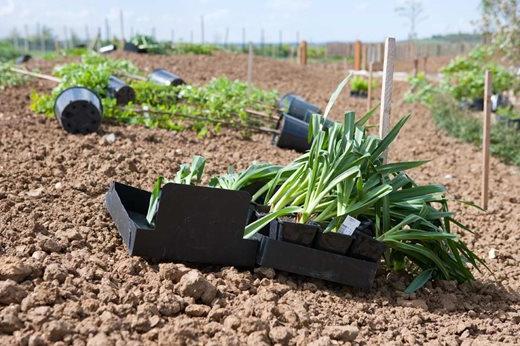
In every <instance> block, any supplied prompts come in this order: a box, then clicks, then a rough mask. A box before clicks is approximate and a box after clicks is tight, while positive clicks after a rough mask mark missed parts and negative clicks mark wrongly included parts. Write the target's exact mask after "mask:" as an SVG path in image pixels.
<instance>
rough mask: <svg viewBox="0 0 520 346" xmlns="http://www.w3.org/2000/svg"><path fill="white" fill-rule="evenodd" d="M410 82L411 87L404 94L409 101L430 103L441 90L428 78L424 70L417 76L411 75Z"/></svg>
mask: <svg viewBox="0 0 520 346" xmlns="http://www.w3.org/2000/svg"><path fill="white" fill-rule="evenodd" d="M408 83H409V84H410V89H409V90H408V91H407V93H406V94H405V96H404V101H405V102H407V103H414V102H419V103H423V104H427V105H429V104H431V103H432V101H433V97H434V95H435V94H436V93H438V92H439V89H438V88H437V87H435V86H434V85H433V84H432V83H430V82H429V81H428V80H427V79H426V75H425V74H424V73H423V72H420V73H418V74H417V76H410V77H409V78H408Z"/></svg>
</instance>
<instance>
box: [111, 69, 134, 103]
mask: <svg viewBox="0 0 520 346" xmlns="http://www.w3.org/2000/svg"><path fill="white" fill-rule="evenodd" d="M107 94H108V97H112V98H115V99H116V101H117V104H118V105H120V106H124V105H126V104H128V103H130V102H132V101H134V100H135V91H134V89H132V87H130V86H129V85H128V84H126V83H125V82H123V81H122V80H121V79H119V78H117V77H114V76H110V77H109V78H108V88H107Z"/></svg>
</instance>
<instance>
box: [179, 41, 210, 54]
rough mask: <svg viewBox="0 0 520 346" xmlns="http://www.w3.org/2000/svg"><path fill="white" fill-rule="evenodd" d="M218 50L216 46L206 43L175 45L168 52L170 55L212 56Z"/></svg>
mask: <svg viewBox="0 0 520 346" xmlns="http://www.w3.org/2000/svg"><path fill="white" fill-rule="evenodd" d="M219 50H220V48H219V47H218V46H216V45H214V44H208V43H205V44H198V43H176V44H175V45H173V47H172V48H171V50H170V52H171V54H194V55H212V54H213V53H215V52H218V51H219Z"/></svg>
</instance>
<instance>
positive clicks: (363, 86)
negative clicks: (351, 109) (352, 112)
mask: <svg viewBox="0 0 520 346" xmlns="http://www.w3.org/2000/svg"><path fill="white" fill-rule="evenodd" d="M376 86H377V85H376V81H375V80H372V90H374V89H375V88H376ZM350 96H355V97H367V96H368V80H367V79H365V78H363V77H361V76H355V77H354V78H352V80H351V81H350Z"/></svg>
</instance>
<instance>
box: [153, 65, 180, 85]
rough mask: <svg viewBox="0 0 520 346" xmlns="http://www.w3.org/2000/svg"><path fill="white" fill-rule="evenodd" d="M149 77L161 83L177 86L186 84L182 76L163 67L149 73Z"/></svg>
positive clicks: (156, 82)
mask: <svg viewBox="0 0 520 346" xmlns="http://www.w3.org/2000/svg"><path fill="white" fill-rule="evenodd" d="M148 79H149V80H150V81H151V82H154V83H155V84H159V85H172V86H175V85H181V84H185V82H184V80H183V79H182V78H181V77H179V76H177V75H176V74H174V73H171V72H169V71H166V70H165V69H162V68H158V69H155V70H153V72H152V73H150V74H149V75H148Z"/></svg>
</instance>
